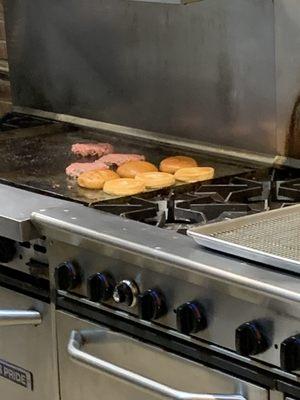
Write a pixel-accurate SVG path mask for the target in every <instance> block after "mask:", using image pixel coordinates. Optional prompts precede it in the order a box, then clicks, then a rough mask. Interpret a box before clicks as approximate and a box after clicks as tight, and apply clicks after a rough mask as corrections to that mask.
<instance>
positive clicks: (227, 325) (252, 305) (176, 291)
mask: <svg viewBox="0 0 300 400" xmlns="http://www.w3.org/2000/svg"><path fill="white" fill-rule="evenodd" d="M120 254H122V253H120V252H119V251H118V252H116V251H115V249H114V248H113V247H112V248H109V247H107V248H106V251H105V254H104V253H103V252H96V251H92V250H84V249H83V248H81V247H78V246H71V245H66V244H62V243H60V242H54V243H52V246H50V250H49V257H50V263H51V268H52V272H51V276H52V278H53V274H54V271H55V270H56V275H57V271H58V270H59V269H58V268H57V267H58V266H60V267H59V268H61V266H62V263H64V262H68V261H70V262H71V263H70V264H68V265H69V267H70V266H71V265H73V267H74V270H76V271H75V272H77V275H76V276H75V278H74V279H73V286H74V287H73V289H67V290H60V292H59V293H60V294H61V295H63V296H70V297H72V298H73V299H74V298H75V299H77V301H80V302H83V303H85V304H87V305H89V306H93V307H96V308H99V309H105V310H106V311H108V312H112V313H115V314H117V315H119V316H120V317H122V318H131V319H133V320H135V321H137V322H138V323H142V324H146V325H148V326H152V327H153V328H157V329H161V328H163V329H168V330H169V331H168V332H169V333H171V334H174V335H177V336H178V335H179V336H180V337H182V338H184V339H186V340H189V339H190V338H194V339H200V340H201V343H208V344H212V345H216V346H217V347H216V348H219V349H221V348H222V349H228V350H230V351H231V352H235V353H236V350H237V346H240V347H243V346H244V345H247V340H248V339H247V334H248V333H249V329H250V331H251V329H252V328H253V329H256V328H258V331H257V332H258V333H261V334H262V336H263V337H264V338H265V339H266V342H265V343H260V345H261V347H259V348H258V350H259V351H258V353H257V354H253V357H252V359H255V360H257V361H263V362H264V363H267V364H270V366H273V367H276V368H280V346H281V343H282V342H283V341H284V340H285V339H287V338H289V337H290V336H292V335H294V334H296V333H299V331H300V330H299V319H300V307H299V305H298V304H296V303H290V302H289V303H288V302H284V301H279V300H276V299H274V298H271V297H269V296H268V295H267V294H266V295H262V294H258V293H256V292H255V291H253V290H250V289H249V290H248V289H246V288H241V287H238V286H236V285H230V284H228V283H222V282H221V281H217V280H215V279H213V278H211V277H209V276H205V275H200V274H196V273H192V272H184V271H180V270H179V269H178V268H175V267H174V268H173V269H172V268H171V269H169V270H168V272H166V266H165V265H164V264H162V263H161V262H158V261H156V260H155V258H153V259H152V260H149V259H146V258H143V257H142V256H138V255H136V254H129V253H125V252H124V254H123V256H122V255H120ZM199 261H200V260H199ZM63 265H64V264H63ZM249 267H250V266H249ZM70 268H71V269H72V267H70ZM69 272H70V270H69ZM69 272H68V273H69ZM73 272H74V271H73ZM99 273H101V274H103V273H104V275H105V274H107V275H108V274H109V275H110V278H113V283H112V286H114V288H115V287H116V286H117V287H119V286H120V285H119V286H118V284H119V283H120V282H122V285H125V286H126V284H128V285H129V286H130V284H134V283H135V284H136V287H135V289H138V293H140V294H144V295H145V294H146V293H148V294H149V292H147V291H149V290H152V291H151V295H152V300H153V296H154V297H155V296H158V297H159V298H160V300H162V299H163V300H165V302H166V307H167V312H166V313H164V312H162V313H161V315H158V317H157V318H156V317H155V318H150V321H145V319H147V315H149V307H150V314H151V312H152V311H151V310H152V308H151V307H152V304H153V303H151V301H150V303H151V304H150V305H149V301H148V300H149V296H148V297H147V296H145V298H144V303H143V304H144V305H143V306H140V307H138V305H137V304H135V305H133V306H132V307H129V306H128V305H127V304H125V302H124V303H123V302H121V303H117V302H116V300H117V301H119V300H120V299H119V298H118V296H116V294H115V293H114V294H113V293H112V292H111V293H110V294H109V295H108V297H109V298H108V299H107V300H105V301H100V300H99V299H98V300H95V299H93V298H92V301H91V297H90V293H89V291H88V286H89V285H90V283H89V280H90V278H91V277H93V279H94V284H95V286H94V287H93V288H94V289H95V287H96V288H97V285H98V288H99V285H100V283H99V280H97V279H98V278H99V275H98V276H97V277H96V279H95V276H96V275H95V274H99ZM67 275H68V274H67ZM67 275H66V274H62V276H61V277H60V279H58V282H57V286H56V288H57V289H59V287H60V285H61V284H62V286H61V288H62V287H63V288H64V289H66V286H63V283H65V281H66V277H67V278H68V276H67ZM107 275H106V276H107ZM57 277H58V275H57ZM282 278H283V279H285V278H286V279H289V278H288V277H285V276H284V275H283V276H282ZM79 281H80V282H79ZM95 282H96V283H95ZM106 283H107V282H106ZM123 289H124V287H123ZM123 289H122V290H123ZM127 289H128V287H127ZM122 290H121V294H120V296H121V297H122V295H123V294H124V293H123V292H122ZM125 292H126V290H125ZM138 293H136V294H138ZM153 293H154V294H153ZM125 294H126V293H125ZM123 300H124V299H123ZM138 303H140V304H141V301H140V300H138ZM195 304H196V305H197V306H199V305H200V307H199V309H200V312H201V313H202V316H203V317H204V318H205V320H202V322H203V325H201V323H200V325H198V326H197V328H199V329H198V330H197V329H195V331H192V332H190V331H189V332H187V329H188V327H187V326H190V325H189V324H190V320H189V318H194V317H195V310H194V309H193V306H194V305H195ZM143 307H144V308H143ZM198 311H199V310H198ZM143 312H144V314H142V313H143ZM147 312H148V314H147ZM178 313H180V314H178ZM196 313H197V310H196ZM178 315H181V319H179V316H178ZM178 321H179V322H178ZM237 330H238V331H237ZM182 332H183V333H184V334H183V333H182ZM250 333H251V332H250ZM237 341H239V342H240V343H239V344H237ZM199 344H200V342H199ZM244 356H245V354H244ZM247 359H249V361H250V358H247V357H244V360H247Z"/></svg>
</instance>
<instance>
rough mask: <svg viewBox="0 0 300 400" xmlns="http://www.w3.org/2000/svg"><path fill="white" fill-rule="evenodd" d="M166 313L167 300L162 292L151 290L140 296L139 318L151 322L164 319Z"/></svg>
mask: <svg viewBox="0 0 300 400" xmlns="http://www.w3.org/2000/svg"><path fill="white" fill-rule="evenodd" d="M166 312H167V303H166V298H165V296H164V294H163V293H162V292H161V291H160V290H157V289H149V290H147V291H146V292H144V293H142V294H140V295H139V296H138V314H139V318H141V319H144V320H146V321H150V320H154V319H158V318H160V317H162V316H163V315H164V314H166Z"/></svg>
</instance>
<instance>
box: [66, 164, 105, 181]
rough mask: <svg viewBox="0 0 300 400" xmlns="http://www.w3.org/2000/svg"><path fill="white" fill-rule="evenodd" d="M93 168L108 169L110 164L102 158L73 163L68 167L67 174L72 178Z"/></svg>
mask: <svg viewBox="0 0 300 400" xmlns="http://www.w3.org/2000/svg"><path fill="white" fill-rule="evenodd" d="M93 169H108V166H107V165H106V164H104V163H103V162H101V161H100V160H96V161H94V162H92V163H73V164H71V165H69V166H68V167H67V168H66V174H67V175H68V176H70V177H72V178H77V177H78V176H79V175H80V174H82V173H83V172H87V171H92V170H93Z"/></svg>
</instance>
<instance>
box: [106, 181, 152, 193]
mask: <svg viewBox="0 0 300 400" xmlns="http://www.w3.org/2000/svg"><path fill="white" fill-rule="evenodd" d="M144 189H145V184H144V182H142V181H138V180H136V179H132V178H120V179H115V180H113V181H108V182H106V183H105V184H104V187H103V191H104V192H105V193H107V194H111V195H112V196H133V195H135V194H138V193H141V192H143V191H144Z"/></svg>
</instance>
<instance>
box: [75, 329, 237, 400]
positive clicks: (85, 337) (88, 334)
mask: <svg viewBox="0 0 300 400" xmlns="http://www.w3.org/2000/svg"><path fill="white" fill-rule="evenodd" d="M108 334H109V331H106V330H103V331H101V330H95V331H91V330H89V331H88V330H86V331H84V330H83V331H72V332H71V335H70V339H69V343H68V354H69V356H70V357H71V359H72V360H73V361H76V362H77V363H79V364H80V365H83V366H85V367H88V368H92V369H93V370H95V371H98V372H102V373H105V374H107V375H110V376H113V377H115V378H118V379H120V380H122V381H125V382H126V383H130V384H132V385H134V386H137V387H139V388H141V389H144V390H147V391H148V392H150V393H153V394H155V395H156V396H157V395H158V396H160V397H161V398H163V399H170V400H171V399H172V400H245V398H244V397H243V396H242V395H239V394H232V395H231V394H228V395H227V394H195V393H188V392H182V391H179V390H176V389H173V388H171V387H169V386H166V385H163V384H161V383H159V382H156V381H153V380H151V379H149V378H146V377H144V376H142V375H138V374H136V373H134V372H132V371H129V370H126V369H124V368H122V367H119V366H117V365H115V364H112V363H110V362H108V361H105V360H102V359H101V358H98V357H94V356H92V355H90V354H88V353H86V352H84V351H83V350H82V348H83V346H84V345H85V344H88V343H101V338H102V337H107V335H108Z"/></svg>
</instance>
